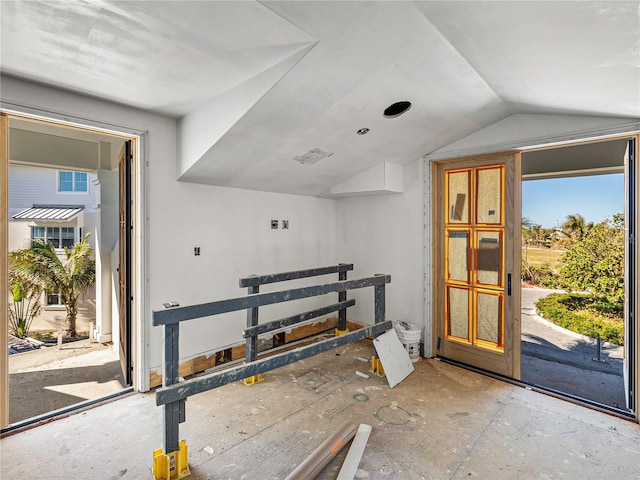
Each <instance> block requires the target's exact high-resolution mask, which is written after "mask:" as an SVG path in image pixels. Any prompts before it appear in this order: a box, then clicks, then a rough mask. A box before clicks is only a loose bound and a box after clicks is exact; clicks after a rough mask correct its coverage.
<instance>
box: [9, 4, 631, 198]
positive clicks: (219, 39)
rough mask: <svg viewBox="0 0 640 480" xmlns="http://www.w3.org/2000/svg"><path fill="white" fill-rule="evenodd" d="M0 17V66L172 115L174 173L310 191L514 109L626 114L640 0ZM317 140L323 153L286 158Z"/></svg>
mask: <svg viewBox="0 0 640 480" xmlns="http://www.w3.org/2000/svg"><path fill="white" fill-rule="evenodd" d="M0 15H1V17H2V25H1V27H2V32H1V40H2V42H1V51H0V54H1V56H0V62H1V63H0V68H1V69H2V72H3V74H10V75H12V76H16V77H20V78H25V79H28V80H35V81H38V82H42V83H46V84H49V85H53V86H57V87H61V88H64V89H70V90H74V91H78V92H80V93H83V94H86V95H92V96H96V97H100V98H104V99H109V100H112V101H115V102H120V103H124V104H128V105H132V106H135V107H138V108H144V109H148V110H151V111H154V112H157V113H161V114H164V115H170V116H173V117H175V118H177V119H179V120H178V125H179V139H180V145H179V151H178V159H179V160H178V165H177V168H178V172H179V175H178V176H179V178H180V180H183V181H191V182H198V183H207V184H213V185H223V186H230V187H240V188H249V189H258V190H267V191H275V192H286V193H295V194H304V195H323V194H327V193H328V192H330V191H331V189H332V187H335V186H336V185H339V184H343V183H344V182H345V181H347V180H348V179H350V178H352V177H354V176H356V175H358V174H361V173H362V172H365V171H369V170H371V169H372V168H373V167H375V166H377V165H381V164H383V162H387V164H397V165H404V164H407V163H409V162H412V161H414V160H416V159H417V158H419V157H420V156H422V155H425V154H428V153H430V152H434V151H436V150H438V149H441V148H442V147H445V146H447V145H449V144H451V143H453V142H455V141H457V140H460V139H461V138H464V137H466V136H467V135H469V134H472V133H474V132H477V131H479V130H481V129H483V128H485V127H487V126H489V125H491V124H494V123H495V122H498V121H500V120H503V119H504V118H506V117H508V116H509V115H513V114H526V113H544V114H562V115H581V116H602V117H622V118H638V117H640V21H639V15H640V2H639V1H630V2H624V1H611V2H601V1H598V2H586V1H585V2H573V1H568V2H562V1H557V2H538V1H531V2H526V1H519V2H479V1H478V2H428V1H426V2H419V1H416V2H378V1H372V2H369V1H354V2H346V1H345V2H342V1H338V2H325V1H317V2H314V1H304V2H299V1H262V2H254V1H242V2H218V1H198V2H182V1H147V2H130V1H126V2H107V1H102V0H78V1H74V2H52V1H45V0H43V1H29V2H24V1H7V0H3V1H2V2H0ZM400 100H408V101H410V102H411V103H412V107H411V109H410V110H409V111H407V112H406V113H405V114H403V115H401V116H399V117H397V118H393V119H388V118H384V117H383V110H384V109H385V108H386V107H387V106H389V105H390V104H392V103H394V102H397V101H400ZM361 128H368V129H369V132H368V133H367V134H365V135H358V134H357V133H356V132H357V131H358V130H359V129H361ZM317 148H319V149H322V150H325V151H327V152H330V153H332V155H330V156H328V157H326V158H324V159H322V160H320V161H319V162H317V163H315V164H313V165H303V164H300V163H298V162H296V161H294V160H293V159H294V157H296V156H299V155H302V154H304V153H305V152H308V151H310V150H312V149H317Z"/></svg>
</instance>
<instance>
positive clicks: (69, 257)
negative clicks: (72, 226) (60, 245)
mask: <svg viewBox="0 0 640 480" xmlns="http://www.w3.org/2000/svg"><path fill="white" fill-rule="evenodd" d="M88 238H89V234H87V235H85V236H84V238H83V239H82V241H80V243H76V244H75V245H73V246H72V247H71V248H68V247H65V248H64V258H63V259H60V257H59V256H58V253H57V252H56V250H55V248H54V247H53V245H52V244H51V243H45V242H43V241H41V240H36V241H34V243H33V245H32V246H31V248H30V249H28V250H26V252H28V253H27V254H25V255H24V256H23V257H22V258H21V260H20V261H18V262H16V266H15V268H16V271H17V272H18V274H19V275H21V276H22V277H24V278H28V279H29V280H30V281H31V282H33V283H35V284H37V285H39V286H40V287H41V288H43V289H44V290H47V291H49V292H57V293H59V294H60V296H61V298H62V301H63V303H64V305H65V307H66V309H67V323H68V326H69V328H68V335H69V336H70V337H76V336H77V335H78V332H77V331H76V317H77V315H78V300H79V299H80V296H81V295H82V294H83V293H84V292H85V291H86V290H87V289H88V288H89V287H91V286H93V285H94V284H95V281H96V264H95V259H94V256H93V249H92V248H91V246H90V245H89V242H88V241H87V239H88Z"/></svg>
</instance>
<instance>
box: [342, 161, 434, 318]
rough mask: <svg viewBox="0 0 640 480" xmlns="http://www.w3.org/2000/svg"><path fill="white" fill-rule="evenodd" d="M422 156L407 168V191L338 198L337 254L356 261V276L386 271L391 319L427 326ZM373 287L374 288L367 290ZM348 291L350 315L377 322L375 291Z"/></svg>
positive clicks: (405, 185)
mask: <svg viewBox="0 0 640 480" xmlns="http://www.w3.org/2000/svg"><path fill="white" fill-rule="evenodd" d="M423 223H424V222H423V190H422V160H420V161H415V162H413V163H410V164H409V165H406V166H405V167H404V193H401V194H387V195H371V196H362V197H349V198H344V199H340V200H338V201H337V231H336V234H337V239H338V240H337V245H336V251H337V254H338V258H339V259H340V261H342V262H349V263H351V262H353V263H354V267H355V268H354V272H353V274H351V273H350V275H352V277H353V278H356V277H361V276H368V275H373V274H376V273H385V274H390V275H391V283H390V284H388V285H387V287H386V306H387V319H389V320H404V321H408V322H411V323H415V324H417V325H420V326H423V318H424V315H423V240H422V238H423V228H424V227H423ZM368 290H371V289H368ZM368 290H367V291H363V292H356V291H353V292H349V293H348V297H349V298H355V299H356V306H355V307H352V308H351V309H349V318H350V319H353V320H356V321H361V322H366V323H373V321H374V317H373V292H372V291H368Z"/></svg>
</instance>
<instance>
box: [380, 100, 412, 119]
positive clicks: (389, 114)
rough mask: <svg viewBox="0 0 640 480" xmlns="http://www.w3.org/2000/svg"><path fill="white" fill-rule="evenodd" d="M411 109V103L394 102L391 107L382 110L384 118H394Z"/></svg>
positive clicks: (404, 101)
mask: <svg viewBox="0 0 640 480" xmlns="http://www.w3.org/2000/svg"><path fill="white" fill-rule="evenodd" d="M410 108H411V102H407V101H406V100H403V101H402V102H396V103H394V104H393V105H389V106H388V107H387V108H385V109H384V118H396V117H399V116H400V115H402V114H403V113H405V112H408V111H409V109H410Z"/></svg>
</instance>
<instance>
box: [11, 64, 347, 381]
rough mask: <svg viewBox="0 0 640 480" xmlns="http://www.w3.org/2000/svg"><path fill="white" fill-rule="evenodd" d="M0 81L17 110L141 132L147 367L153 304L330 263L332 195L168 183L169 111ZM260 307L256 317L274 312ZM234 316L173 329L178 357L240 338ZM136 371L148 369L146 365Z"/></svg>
mask: <svg viewBox="0 0 640 480" xmlns="http://www.w3.org/2000/svg"><path fill="white" fill-rule="evenodd" d="M0 86H1V88H0V92H1V96H2V97H1V99H2V102H3V105H2V106H3V107H5V108H14V107H15V105H18V106H19V107H20V110H21V111H24V112H26V113H29V110H30V108H33V109H37V111H39V110H43V111H47V112H53V113H52V115H51V116H52V118H60V119H62V118H66V117H69V118H73V119H88V122H87V123H89V124H92V125H96V126H104V127H106V126H110V127H111V128H112V129H113V130H118V131H122V132H133V131H136V130H137V131H146V132H147V135H146V136H145V137H146V144H145V145H144V155H145V157H144V159H145V161H146V162H148V166H147V167H146V169H145V172H144V176H145V182H146V185H147V192H145V194H144V195H143V198H144V200H143V201H144V203H145V208H146V213H147V217H148V230H147V236H146V242H147V245H148V248H147V249H146V251H145V252H143V256H144V259H145V262H146V263H145V265H146V276H147V278H146V280H147V281H148V283H147V285H148V287H147V289H148V290H147V303H146V305H145V308H144V315H143V318H142V319H141V322H142V323H141V325H140V326H139V327H140V333H141V334H142V335H143V339H142V343H143V344H148V345H149V348H148V350H146V351H143V352H140V353H141V358H146V361H147V364H148V366H149V367H154V366H158V365H159V364H160V363H161V356H162V355H161V351H162V348H161V347H162V331H161V329H160V328H158V327H152V326H151V312H152V310H154V309H161V308H162V303H163V302H166V301H167V300H177V301H178V302H180V304H181V305H189V304H192V303H201V302H207V301H212V300H217V299H224V298H227V297H230V296H240V295H244V294H245V292H244V291H243V290H241V289H240V288H239V287H238V278H239V277H241V276H246V275H249V274H252V273H257V274H261V273H273V272H279V271H286V270H290V269H298V268H305V267H314V266H320V265H330V264H333V263H336V247H335V245H336V231H335V225H336V204H335V200H330V199H317V198H311V197H297V196H292V195H283V194H273V193H262V192H254V191H244V190H238V189H229V188H221V187H213V186H207V185H196V184H188V183H183V182H178V181H176V121H175V120H174V119H171V118H166V117H162V116H158V115H152V114H149V113H147V112H143V111H140V110H136V109H133V108H127V107H125V106H121V105H116V104H111V103H108V102H101V101H98V100H95V99H91V98H87V97H83V96H76V95H73V94H70V93H67V92H61V91H57V90H54V89H50V88H47V87H43V86H40V85H35V84H30V83H26V82H22V81H19V80H16V79H13V78H7V77H3V78H2V79H1V85H0ZM271 219H279V220H283V219H287V220H289V222H290V229H289V230H282V229H278V230H271V228H270V220H271ZM143 244H144V240H143ZM194 246H199V247H200V248H201V255H200V256H199V257H196V256H194V255H193V247H194ZM264 290H266V289H264ZM266 310H267V309H265V317H267V316H277V315H279V314H280V313H281V312H280V311H275V310H273V309H272V310H271V311H266ZM295 310H299V309H298V308H295ZM244 322H245V317H244V315H243V314H240V315H236V316H232V318H226V319H222V320H220V319H216V320H206V319H205V320H199V321H193V322H190V324H189V325H186V327H185V328H184V329H182V331H181V357H183V358H188V357H191V356H195V355H198V354H200V353H202V352H205V351H209V350H215V349H217V348H218V347H220V346H224V345H228V344H230V343H232V342H234V341H238V340H240V339H241V328H242V326H243V324H244ZM115 333H116V332H114V336H115ZM141 358H138V361H137V362H136V368H140V363H141V362H140V359H141ZM138 374H139V375H142V378H147V377H148V372H147V371H144V372H140V371H139V372H138ZM142 382H143V383H140V384H139V386H140V385H142V386H144V385H145V383H144V380H143V381H142Z"/></svg>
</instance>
